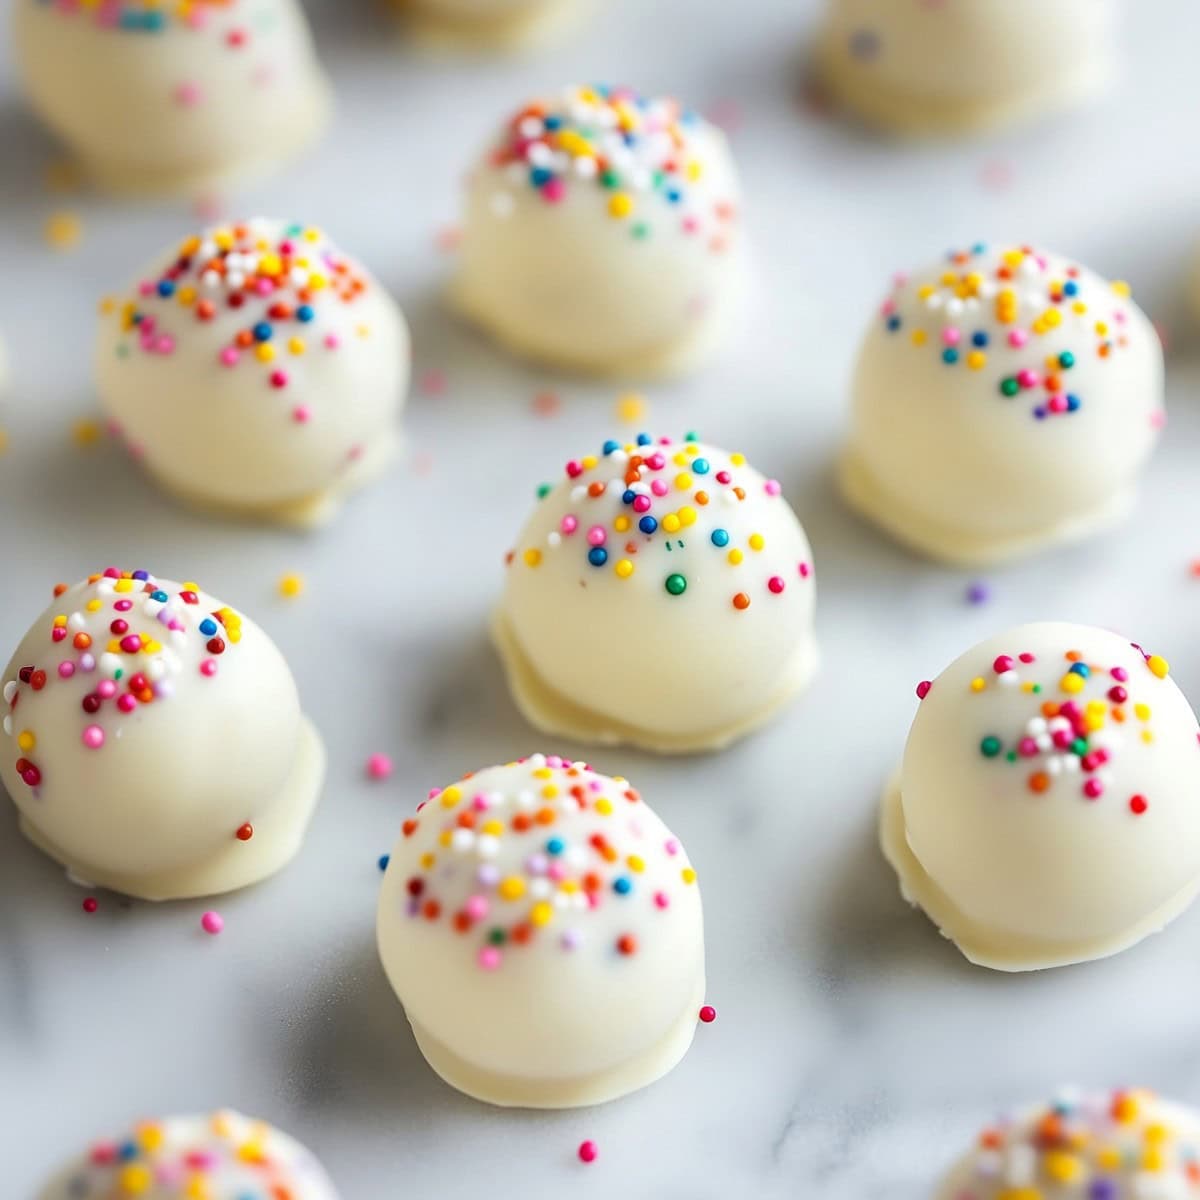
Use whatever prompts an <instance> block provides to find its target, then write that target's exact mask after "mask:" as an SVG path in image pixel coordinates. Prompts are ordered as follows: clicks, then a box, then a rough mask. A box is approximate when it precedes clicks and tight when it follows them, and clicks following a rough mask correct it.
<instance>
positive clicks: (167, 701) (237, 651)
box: [0, 568, 325, 900]
mask: <svg viewBox="0 0 1200 1200" xmlns="http://www.w3.org/2000/svg"><path fill="white" fill-rule="evenodd" d="M2 679H3V688H4V691H3V700H4V703H3V709H2V711H3V713H4V721H3V726H2V728H0V780H2V781H3V783H4V786H5V787H6V788H7V789H8V793H9V795H10V796H11V797H12V798H13V800H14V801H15V803H16V805H17V808H18V810H19V812H20V819H21V830H22V832H23V833H24V834H25V835H26V836H27V837H28V838H29V839H30V841H32V842H33V843H34V844H35V845H37V846H39V847H40V848H41V849H42V850H44V851H45V852H46V853H47V854H49V855H50V856H51V857H52V858H55V859H57V860H58V861H59V862H61V863H62V864H63V865H64V866H66V867H67V869H68V871H69V872H70V874H71V875H72V877H74V878H75V879H76V880H77V881H78V882H81V883H88V884H97V885H99V886H102V887H109V888H112V889H114V890H115V891H118V892H124V893H125V894H127V895H130V896H138V897H141V898H143V899H146V900H172V899H181V898H183V897H187V896H203V895H210V894H214V893H217V892H227V891H231V890H233V889H234V888H239V887H244V886H245V885H247V884H250V883H256V882H257V881H258V880H260V879H264V878H266V876H268V875H271V874H273V873H274V872H276V871H278V870H279V869H280V868H281V867H283V866H284V865H286V864H287V863H288V862H289V861H290V860H291V858H292V857H293V856H294V855H295V854H296V852H297V851H298V850H299V849H300V844H301V842H302V840H303V838H304V832H305V830H306V828H307V826H308V822H309V818H310V817H311V815H312V810H313V807H314V806H315V805H316V802H317V798H318V796H319V795H320V792H321V785H322V782H323V779H324V773H325V754H324V750H323V748H322V745H321V741H320V738H319V737H318V736H317V733H316V731H315V730H314V729H313V728H312V726H311V725H310V724H309V722H308V721H307V720H306V719H305V717H304V716H303V715H302V713H301V711H300V698H299V696H298V695H297V694H296V684H295V682H294V681H293V679H292V675H291V672H290V671H289V670H288V667H287V663H286V662H284V660H283V656H282V655H281V654H280V653H279V650H278V649H277V648H276V647H275V644H274V643H273V642H272V641H271V640H270V638H268V637H267V635H266V634H265V633H263V631H262V630H261V629H259V627H258V626H257V625H255V624H254V623H253V622H252V621H250V620H248V619H247V618H246V617H243V616H241V615H240V614H238V613H237V612H235V611H234V610H233V609H231V608H229V607H228V606H227V605H224V604H222V603H221V602H220V601H219V600H217V599H215V598H214V597H212V596H210V595H208V594H207V593H205V592H202V591H200V590H199V589H198V588H197V587H196V586H195V585H194V584H190V583H185V584H179V583H172V582H171V581H169V580H165V579H163V580H156V579H154V578H153V577H152V576H150V575H149V574H148V573H147V572H145V571H135V572H133V573H132V574H131V573H128V572H124V573H123V572H119V571H117V570H116V569H114V568H110V569H109V570H107V571H105V572H104V573H103V574H100V575H94V576H92V577H91V578H89V579H88V580H87V581H86V582H84V583H80V584H76V585H75V586H74V587H70V588H67V589H65V590H64V591H62V592H61V594H57V595H56V596H55V599H54V600H53V602H52V603H51V604H50V606H49V607H48V608H47V609H46V611H45V612H44V613H42V615H41V616H40V617H39V618H38V619H37V620H36V621H35V622H34V623H33V627H32V628H31V629H30V631H29V633H28V635H27V636H26V637H25V640H24V641H23V642H22V643H21V644H20V646H18V647H17V651H16V653H15V654H14V655H13V658H12V661H11V662H10V663H9V664H8V667H7V669H6V670H5V672H4V675H3V677H2Z"/></svg>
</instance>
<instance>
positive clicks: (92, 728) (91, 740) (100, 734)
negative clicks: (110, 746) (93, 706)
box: [83, 725, 104, 750]
mask: <svg viewBox="0 0 1200 1200" xmlns="http://www.w3.org/2000/svg"><path fill="white" fill-rule="evenodd" d="M83 744H84V745H85V746H86V747H87V748H88V749H89V750H99V749H100V747H101V746H103V745H104V730H103V729H101V728H100V726H99V725H89V726H88V727H87V728H86V729H85V730H84V731H83Z"/></svg>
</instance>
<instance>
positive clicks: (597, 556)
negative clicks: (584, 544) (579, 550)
mask: <svg viewBox="0 0 1200 1200" xmlns="http://www.w3.org/2000/svg"><path fill="white" fill-rule="evenodd" d="M588 562H590V563H591V564H592V566H593V567H602V566H604V564H605V563H606V562H608V551H607V550H605V548H604V547H603V546H593V547H592V548H591V549H590V550H589V551H588Z"/></svg>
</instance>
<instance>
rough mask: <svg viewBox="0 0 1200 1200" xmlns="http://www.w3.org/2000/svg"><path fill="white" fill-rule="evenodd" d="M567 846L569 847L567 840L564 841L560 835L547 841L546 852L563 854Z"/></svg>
mask: <svg viewBox="0 0 1200 1200" xmlns="http://www.w3.org/2000/svg"><path fill="white" fill-rule="evenodd" d="M566 848H567V844H566V842H564V841H563V840H562V838H560V837H552V838H551V839H550V840H549V841H548V842H547V843H546V853H547V854H561V853H562V852H563V851H564V850H565V849H566Z"/></svg>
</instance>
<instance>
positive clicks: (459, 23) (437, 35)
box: [394, 0, 590, 48]
mask: <svg viewBox="0 0 1200 1200" xmlns="http://www.w3.org/2000/svg"><path fill="white" fill-rule="evenodd" d="M394 3H396V5H397V7H398V8H399V9H400V11H401V13H402V14H403V15H404V16H405V17H406V18H407V19H408V22H409V25H410V26H411V28H412V30H413V31H414V32H415V33H416V34H417V35H418V36H420V37H422V38H425V39H427V40H432V41H435V42H439V43H450V44H454V45H468V46H476V45H477V46H484V47H487V46H496V47H505V48H507V47H513V48H515V47H520V46H526V45H529V44H531V43H535V42H541V41H542V40H544V39H545V38H546V37H548V36H550V35H551V34H554V33H557V32H558V31H559V30H560V29H561V28H562V27H563V26H565V25H568V24H572V23H574V21H575V20H576V19H577V18H578V17H579V15H580V13H581V11H582V10H583V9H584V8H585V7H590V0H394Z"/></svg>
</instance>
